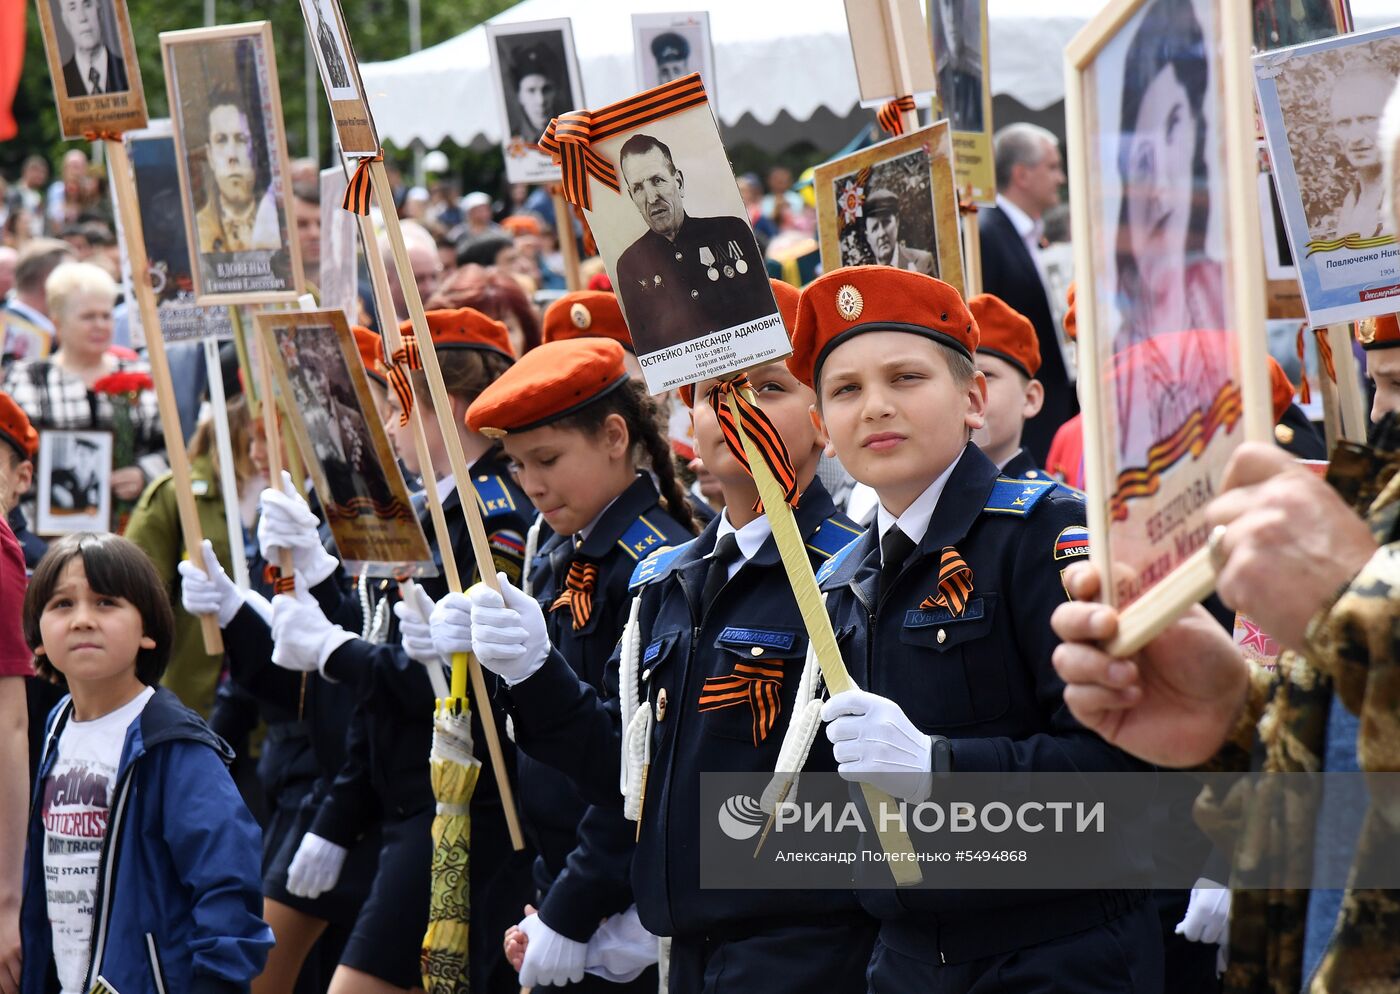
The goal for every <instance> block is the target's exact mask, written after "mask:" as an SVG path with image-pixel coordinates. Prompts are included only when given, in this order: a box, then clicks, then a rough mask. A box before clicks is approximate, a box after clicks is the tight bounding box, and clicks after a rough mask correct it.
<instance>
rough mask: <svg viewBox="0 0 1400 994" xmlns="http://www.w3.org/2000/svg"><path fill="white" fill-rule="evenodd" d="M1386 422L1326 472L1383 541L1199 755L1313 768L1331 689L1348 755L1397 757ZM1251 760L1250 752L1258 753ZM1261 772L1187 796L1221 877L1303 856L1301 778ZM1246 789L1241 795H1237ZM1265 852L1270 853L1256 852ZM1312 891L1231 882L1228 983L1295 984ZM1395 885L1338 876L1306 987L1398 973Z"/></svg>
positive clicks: (1308, 827)
mask: <svg viewBox="0 0 1400 994" xmlns="http://www.w3.org/2000/svg"><path fill="white" fill-rule="evenodd" d="M1394 429H1395V426H1394V424H1393V423H1391V422H1387V423H1386V424H1383V425H1382V426H1381V429H1380V431H1379V432H1378V437H1379V438H1380V439H1381V440H1382V444H1381V445H1378V446H1377V448H1376V449H1375V450H1368V449H1363V448H1361V447H1359V446H1344V447H1343V449H1342V450H1341V451H1339V452H1338V454H1337V456H1335V457H1334V459H1333V462H1332V465H1331V467H1330V468H1329V471H1328V480H1329V482H1331V483H1332V484H1333V485H1334V486H1335V487H1336V488H1337V490H1338V491H1339V492H1340V493H1341V494H1342V495H1343V496H1344V498H1346V499H1347V500H1349V501H1350V502H1351V503H1352V505H1353V506H1354V507H1355V508H1356V509H1357V510H1358V512H1359V513H1364V515H1365V517H1366V520H1367V522H1368V523H1369V524H1370V525H1371V529H1372V533H1373V534H1374V535H1375V537H1376V540H1377V541H1378V542H1379V543H1380V544H1381V548H1380V549H1379V550H1378V551H1377V552H1376V554H1375V555H1374V556H1373V557H1372V558H1371V559H1370V561H1369V562H1367V564H1366V565H1365V566H1364V567H1363V568H1362V570H1361V571H1360V572H1359V573H1358V574H1357V575H1356V577H1355V578H1354V579H1353V580H1352V581H1351V583H1349V584H1348V585H1347V586H1346V587H1344V588H1343V589H1342V590H1341V591H1339V592H1338V595H1337V597H1336V598H1335V599H1334V600H1333V601H1332V602H1331V603H1329V604H1327V605H1326V606H1324V607H1323V609H1322V610H1320V611H1319V612H1318V613H1317V614H1316V615H1315V616H1314V617H1313V619H1312V620H1311V622H1310V623H1309V625H1308V629H1307V635H1306V639H1307V651H1306V652H1305V653H1304V654H1296V653H1291V652H1285V653H1284V654H1283V655H1282V656H1281V657H1280V659H1279V664H1278V668H1277V670H1276V671H1274V672H1272V673H1271V672H1268V671H1266V670H1263V669H1256V670H1254V672H1252V673H1251V684H1250V689H1249V696H1248V702H1247V705H1246V707H1245V710H1244V713H1243V714H1242V715H1241V717H1240V720H1239V722H1238V724H1237V725H1236V727H1235V729H1234V730H1233V732H1232V734H1231V736H1230V739H1229V741H1228V742H1227V743H1226V745H1225V746H1224V747H1223V748H1222V749H1221V751H1220V752H1219V753H1218V754H1217V755H1216V756H1215V757H1214V759H1213V760H1212V761H1211V763H1210V764H1209V768H1210V769H1213V770H1217V771H1226V770H1236V771H1243V770H1247V769H1249V767H1250V762H1251V758H1252V756H1254V755H1255V752H1254V751H1255V750H1257V749H1259V748H1260V747H1262V757H1263V758H1262V768H1263V770H1265V771H1270V772H1275V771H1276V772H1285V773H1316V772H1320V771H1322V769H1323V760H1322V757H1323V754H1324V749H1325V745H1326V729H1327V715H1328V711H1329V708H1330V707H1331V703H1332V695H1333V694H1334V693H1336V694H1340V695H1341V702H1342V704H1343V705H1345V706H1346V708H1347V709H1348V710H1349V711H1351V712H1352V713H1354V714H1356V715H1358V716H1360V718H1361V732H1360V736H1359V738H1358V741H1357V759H1358V761H1359V763H1360V767H1361V769H1362V770H1363V771H1366V772H1395V771H1398V770H1400V626H1397V625H1396V619H1397V603H1398V602H1400V476H1397V475H1396V471H1397V469H1400V451H1396V450H1397V446H1396V445H1394V444H1393V443H1394V442H1395V441H1400V437H1397V436H1400V432H1397V431H1396V430H1394ZM1256 762H1257V759H1256ZM1288 780H1289V781H1290V782H1288V783H1283V784H1275V783H1269V782H1267V781H1266V782H1265V784H1264V786H1262V787H1261V788H1260V789H1259V790H1257V791H1256V793H1255V794H1254V795H1253V796H1250V797H1248V798H1246V797H1245V796H1243V795H1244V793H1245V790H1244V787H1243V785H1240V786H1239V787H1238V789H1236V790H1232V791H1230V792H1229V793H1228V794H1226V796H1224V797H1219V796H1216V795H1214V794H1212V792H1211V791H1210V790H1209V789H1208V790H1207V791H1206V792H1204V793H1203V794H1202V795H1201V798H1200V799H1199V800H1198V801H1197V806H1196V813H1197V818H1198V820H1199V821H1200V822H1201V825H1202V827H1203V828H1205V829H1206V830H1207V832H1209V833H1210V834H1212V835H1213V836H1215V837H1216V838H1217V840H1221V841H1224V840H1228V841H1227V842H1226V844H1228V845H1231V846H1232V847H1233V851H1234V856H1235V858H1234V870H1233V875H1232V878H1231V882H1232V884H1233V885H1235V886H1237V887H1238V886H1240V885H1244V884H1247V885H1249V886H1250V887H1260V886H1263V885H1267V882H1268V877H1267V873H1268V871H1267V869H1262V868H1263V867H1267V866H1275V867H1277V866H1284V865H1287V866H1295V867H1296V866H1300V865H1302V866H1306V865H1310V860H1311V858H1312V845H1313V830H1314V825H1313V824H1312V814H1311V812H1312V811H1315V810H1316V808H1315V805H1316V803H1317V798H1316V796H1315V795H1313V796H1303V794H1304V792H1306V791H1308V790H1311V789H1312V787H1311V786H1309V785H1306V784H1305V785H1300V784H1299V783H1295V782H1292V781H1299V780H1302V778H1288ZM1246 800H1248V802H1249V803H1248V804H1246V803H1245V801H1246ZM1395 814H1396V813H1395V812H1393V811H1392V812H1387V811H1382V810H1377V809H1376V807H1375V806H1373V807H1372V808H1371V809H1370V810H1369V811H1367V813H1366V816H1365V821H1364V823H1363V825H1362V830H1361V834H1360V838H1359V839H1358V841H1357V848H1356V859H1355V861H1354V862H1353V864H1352V874H1353V878H1354V875H1355V874H1356V872H1357V871H1358V869H1359V868H1364V867H1366V866H1367V865H1368V864H1370V865H1374V864H1378V863H1379V862H1380V861H1381V860H1391V859H1394V853H1395V851H1396V849H1395V844H1396V842H1397V841H1400V837H1397V832H1396V823H1397V821H1400V819H1397V818H1396V817H1395ZM1265 854H1267V858H1265ZM1309 893H1310V892H1309V891H1307V890H1303V889H1288V890H1280V889H1273V890H1266V889H1237V890H1235V892H1234V896H1233V904H1232V907H1231V911H1230V966H1229V970H1228V972H1227V973H1226V975H1225V981H1224V991H1225V994H1296V992H1298V991H1300V990H1301V988H1302V985H1303V983H1304V981H1305V979H1306V978H1304V977H1303V976H1302V969H1303V943H1304V932H1305V925H1306V921H1307V911H1308V897H1309ZM1397 936H1400V891H1389V890H1361V889H1349V890H1347V891H1346V893H1345V896H1344V898H1343V901H1342V908H1341V914H1340V916H1339V918H1338V922H1337V926H1336V930H1335V931H1334V932H1333V934H1332V940H1331V943H1330V945H1329V946H1328V949H1327V952H1326V954H1325V955H1324V956H1323V959H1322V962H1321V965H1320V966H1319V967H1318V969H1317V972H1316V975H1315V977H1314V978H1313V981H1312V983H1311V985H1310V986H1309V988H1308V992H1309V994H1343V992H1345V994H1357V992H1369V991H1381V990H1394V989H1396V987H1397V985H1400V945H1397V942H1396V937H1397Z"/></svg>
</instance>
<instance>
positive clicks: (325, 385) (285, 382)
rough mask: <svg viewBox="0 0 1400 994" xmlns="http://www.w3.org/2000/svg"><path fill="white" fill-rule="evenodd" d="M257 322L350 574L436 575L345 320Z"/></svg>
mask: <svg viewBox="0 0 1400 994" xmlns="http://www.w3.org/2000/svg"><path fill="white" fill-rule="evenodd" d="M254 321H255V322H256V324H257V328H258V334H259V335H260V336H261V339H262V344H263V349H262V353H263V355H265V356H268V357H270V362H271V365H272V372H273V376H274V377H275V382H276V387H277V390H278V392H279V393H280V394H281V396H282V400H283V403H282V408H283V411H284V412H285V415H286V417H287V418H288V420H289V421H291V423H292V431H293V433H294V434H295V435H296V439H297V445H298V446H299V447H300V448H301V451H302V454H303V455H304V456H305V457H306V461H307V469H308V470H309V471H310V473H311V480H312V483H313V484H314V485H315V487H316V493H317V494H318V495H319V496H320V498H321V506H322V507H323V508H324V509H325V512H326V522H327V523H328V524H329V525H330V528H331V535H332V536H334V538H335V545H336V549H337V550H338V551H339V552H340V558H341V561H342V562H344V563H345V568H346V569H347V570H349V571H350V572H351V573H358V572H361V571H362V570H363V571H368V573H369V575H370V576H393V577H407V576H426V575H432V574H435V573H436V567H435V566H434V565H433V557H432V551H431V550H430V549H429V547H428V540H427V538H426V537H425V536H424V534H423V527H422V525H421V524H419V521H418V516H417V514H416V513H414V509H413V503H412V501H411V500H410V499H409V495H408V487H407V486H406V485H405V484H404V481H403V474H402V473H401V472H400V471H399V463H398V460H397V459H396V458H395V457H394V453H393V450H392V449H391V448H390V447H389V437H388V435H387V434H386V432H385V431H384V425H383V424H382V422H381V421H380V418H379V416H378V414H377V412H376V409H375V400H374V396H373V394H372V393H371V392H370V385H369V379H368V377H366V376H365V370H364V365H363V364H362V363H361V361H360V353H359V350H358V349H357V348H356V347H355V338H354V336H353V335H352V334H351V332H350V325H349V324H348V323H347V322H346V320H345V314H344V313H343V312H341V311H286V312H274V313H268V312H261V313H258V314H256V315H255V316H254Z"/></svg>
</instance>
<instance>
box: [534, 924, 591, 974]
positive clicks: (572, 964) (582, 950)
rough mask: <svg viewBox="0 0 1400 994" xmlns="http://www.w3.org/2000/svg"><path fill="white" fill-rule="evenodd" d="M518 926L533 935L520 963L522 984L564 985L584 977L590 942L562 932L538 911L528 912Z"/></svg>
mask: <svg viewBox="0 0 1400 994" xmlns="http://www.w3.org/2000/svg"><path fill="white" fill-rule="evenodd" d="M518 927H519V929H520V930H521V931H522V932H524V933H525V934H526V935H527V936H529V942H527V943H526V945H525V961H524V962H523V963H521V964H520V986H521V987H563V986H564V985H565V984H576V983H578V982H579V981H580V980H582V979H583V962H584V959H585V958H586V957H587V955H588V943H586V942H575V941H574V940H573V939H570V938H567V937H565V936H562V935H560V934H559V933H558V932H556V931H554V929H552V928H550V927H549V926H548V925H546V924H545V923H544V922H542V921H540V916H539V915H538V914H534V915H527V916H526V917H525V918H524V919H523V920H522V921H521V922H520V925H519V926H518Z"/></svg>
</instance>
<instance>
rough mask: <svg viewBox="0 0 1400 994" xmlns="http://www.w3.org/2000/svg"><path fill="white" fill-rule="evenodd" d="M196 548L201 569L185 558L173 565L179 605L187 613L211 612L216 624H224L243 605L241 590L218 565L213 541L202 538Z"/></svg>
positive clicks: (222, 626)
mask: <svg viewBox="0 0 1400 994" xmlns="http://www.w3.org/2000/svg"><path fill="white" fill-rule="evenodd" d="M199 551H200V552H201V553H202V558H203V560H204V569H200V568H199V567H198V566H196V565H195V564H194V563H192V562H190V561H189V560H188V559H187V560H184V561H182V562H181V563H180V565H179V566H177V567H175V568H176V569H177V570H179V572H180V604H181V605H182V606H183V607H184V609H185V610H186V611H188V612H189V613H190V614H212V615H215V616H216V617H217V618H218V619H219V627H220V628H224V627H227V625H228V623H229V622H230V621H232V620H233V616H234V615H235V614H237V613H238V609H239V608H240V607H242V606H243V591H241V590H239V589H238V585H237V584H236V583H234V582H233V581H232V580H230V579H229V578H228V574H227V573H225V572H224V568H223V567H222V566H220V565H219V557H218V556H216V555H214V543H213V542H210V541H209V540H208V539H207V538H206V539H205V540H204V542H203V543H202V544H201V545H200V547H199Z"/></svg>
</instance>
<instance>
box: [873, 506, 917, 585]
mask: <svg viewBox="0 0 1400 994" xmlns="http://www.w3.org/2000/svg"><path fill="white" fill-rule="evenodd" d="M913 551H914V540H913V539H911V538H910V537H909V536H908V535H906V534H904V532H902V531H900V530H899V526H898V525H895V526H893V527H892V528H890V530H889V531H887V532H885V537H884V538H882V539H880V599H881V600H883V599H884V597H885V592H886V591H887V590H889V589H890V587H892V586H893V585H894V581H895V578H896V577H898V576H899V574H900V571H901V570H902V569H904V561H905V560H906V559H908V558H909V553H911V552H913Z"/></svg>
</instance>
